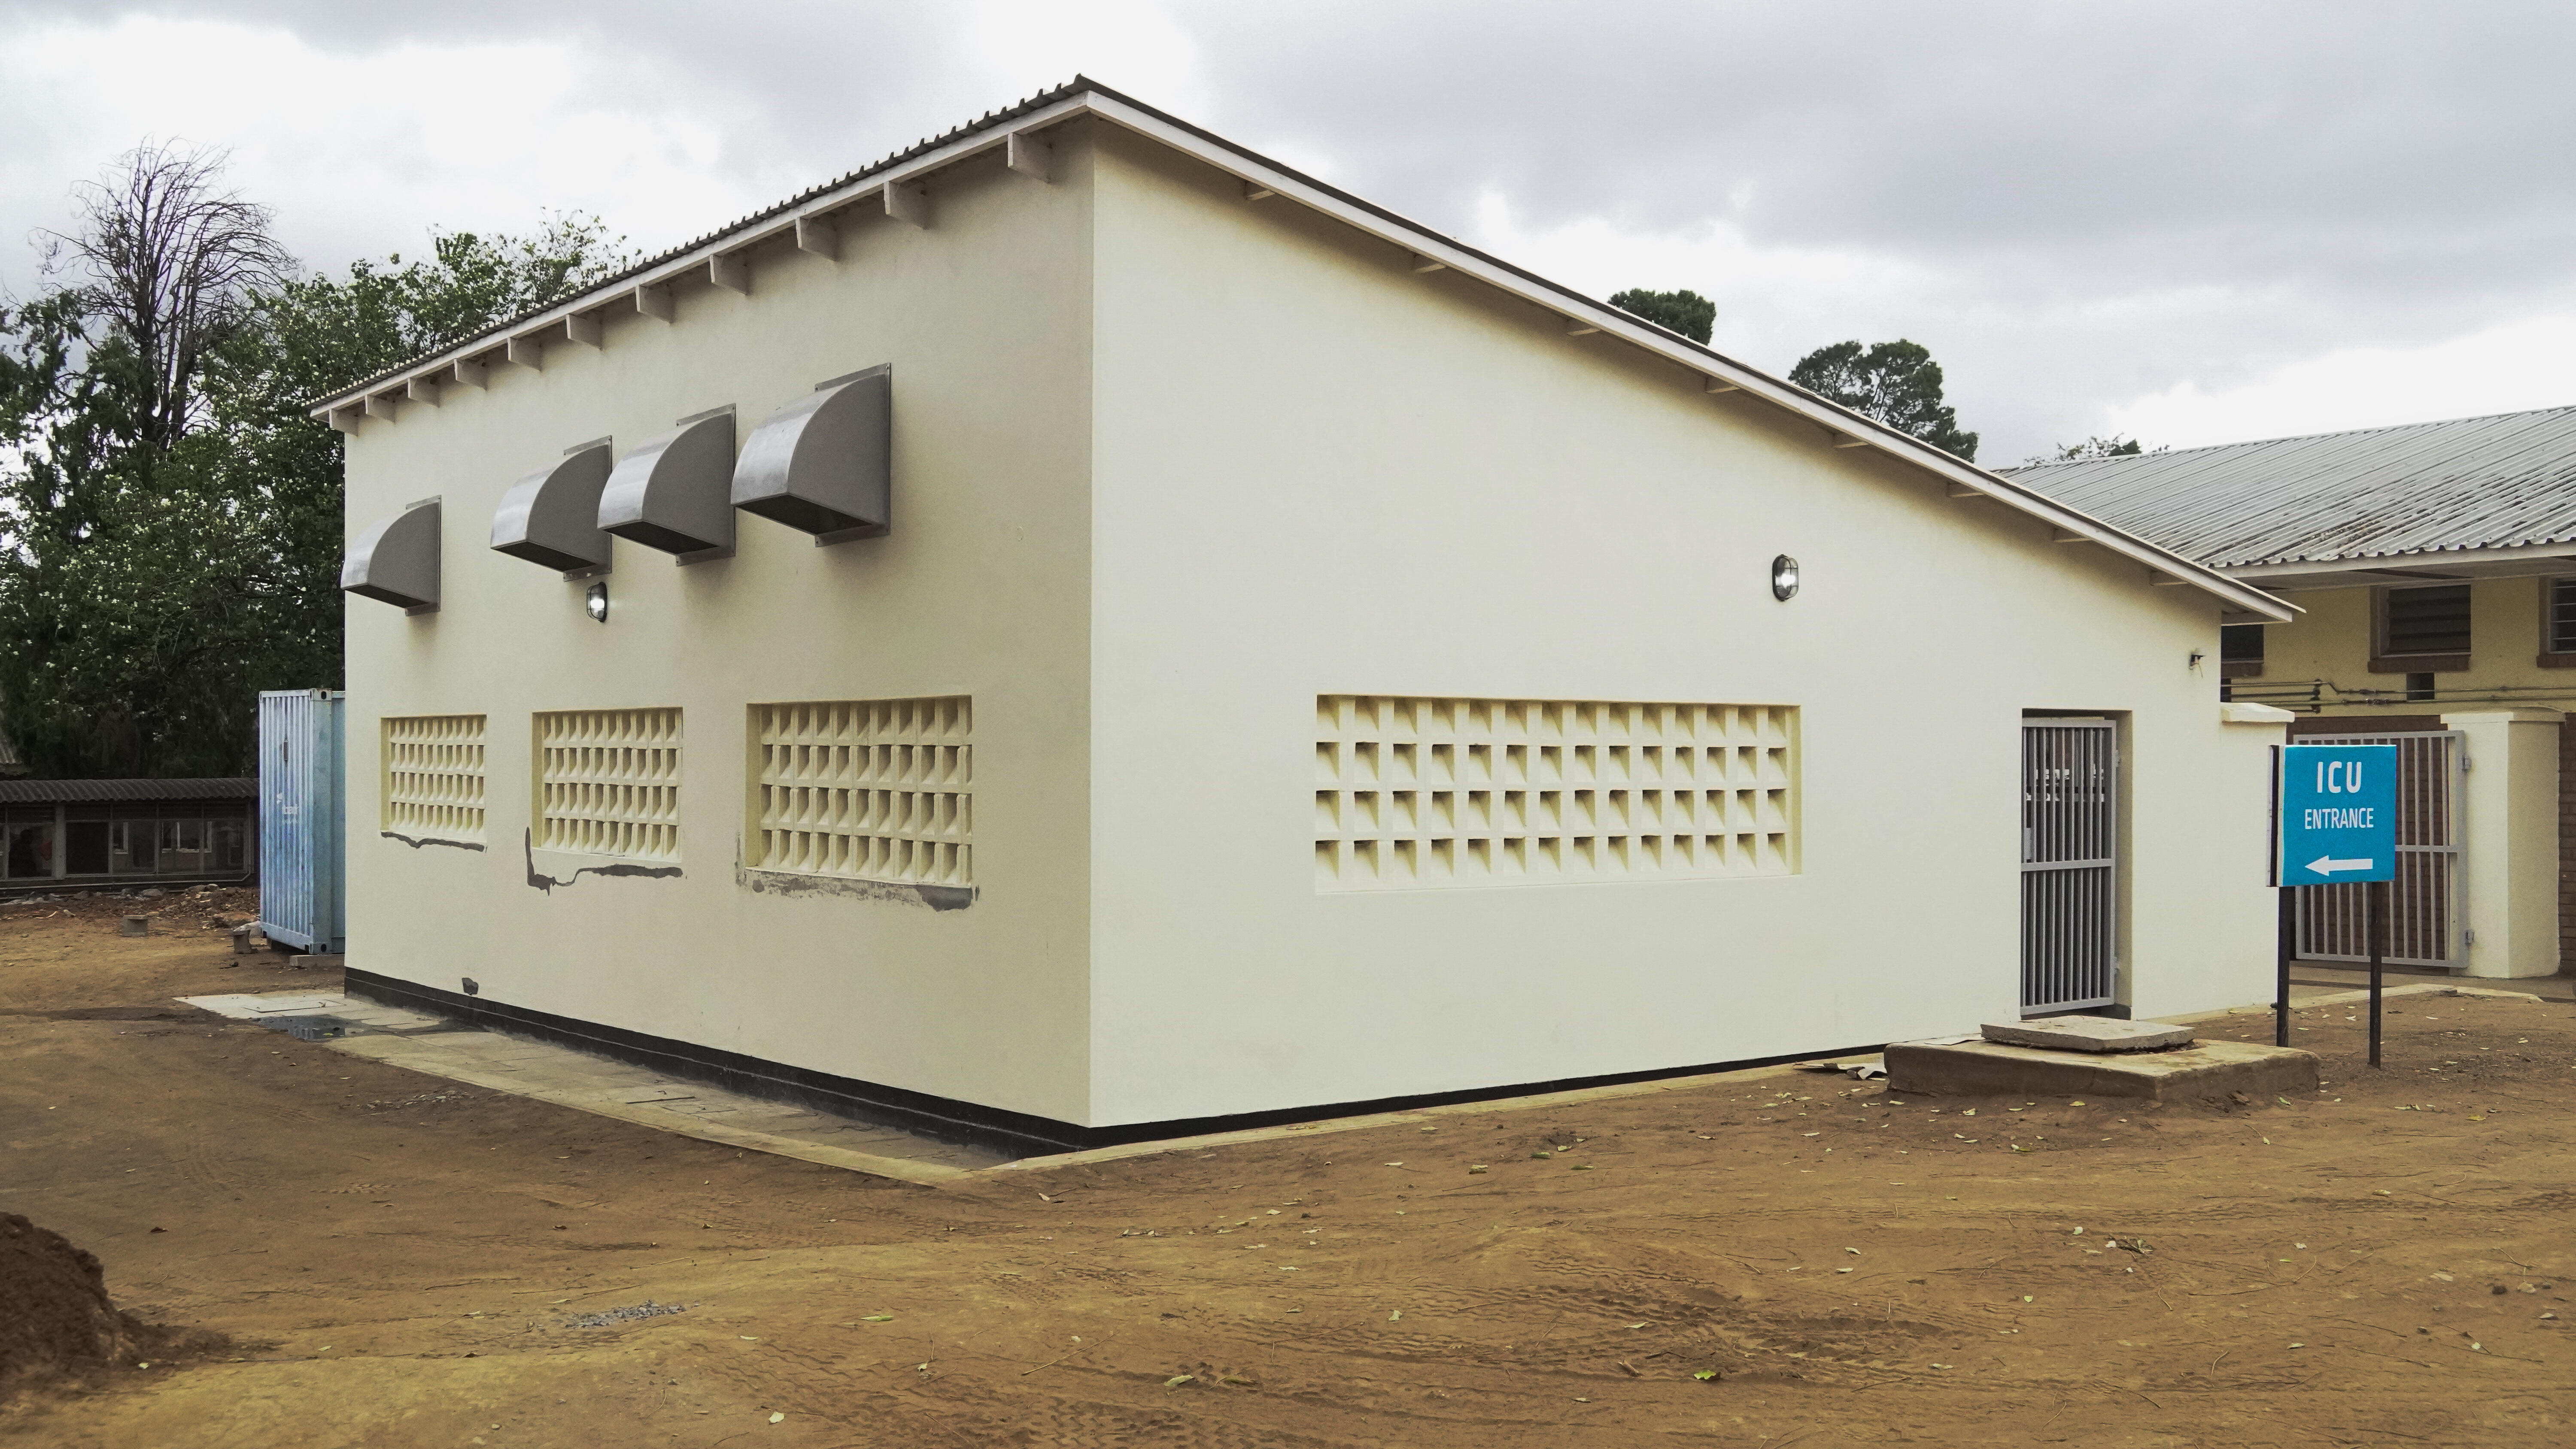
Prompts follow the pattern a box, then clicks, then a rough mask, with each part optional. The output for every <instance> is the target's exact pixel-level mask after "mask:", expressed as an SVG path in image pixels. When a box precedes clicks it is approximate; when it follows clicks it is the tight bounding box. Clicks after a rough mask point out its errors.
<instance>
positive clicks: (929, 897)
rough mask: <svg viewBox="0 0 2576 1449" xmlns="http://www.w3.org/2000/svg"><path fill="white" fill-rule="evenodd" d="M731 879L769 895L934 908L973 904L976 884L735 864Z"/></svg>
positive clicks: (959, 908) (941, 908)
mask: <svg viewBox="0 0 2576 1449" xmlns="http://www.w3.org/2000/svg"><path fill="white" fill-rule="evenodd" d="M733 882H734V884H735V885H738V886H741V887H742V888H743V889H745V890H748V891H753V892H756V893H758V894H761V895H772V896H831V897H835V898H838V899H840V900H848V901H887V902H891V903H892V904H895V905H899V906H927V907H929V908H930V909H932V910H934V911H962V910H964V909H966V908H967V907H968V906H971V905H973V904H975V893H976V889H977V888H976V887H974V886H942V885H896V884H894V883H892V882H890V881H881V880H844V879H841V878H840V877H838V876H820V875H787V874H783V873H781V872H778V871H768V870H752V869H750V868H749V867H746V866H735V867H734V872H733Z"/></svg>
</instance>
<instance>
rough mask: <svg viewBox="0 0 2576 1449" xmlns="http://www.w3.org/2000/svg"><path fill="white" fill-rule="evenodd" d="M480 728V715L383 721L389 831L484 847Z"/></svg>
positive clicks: (385, 813) (386, 824)
mask: <svg viewBox="0 0 2576 1449" xmlns="http://www.w3.org/2000/svg"><path fill="white" fill-rule="evenodd" d="M483 726H484V717H483V716H482V715H479V714H426V715H405V716H391V715H389V716H387V717H386V718H385V720H384V749H383V751H382V755H383V759H384V779H383V786H384V808H383V812H382V815H381V818H382V819H383V821H384V826H383V828H384V830H385V831H386V832H387V833H389V834H394V835H401V836H406V837H409V838H411V839H414V840H453V841H461V842H464V843H467V844H472V845H480V844H482V843H483V778H484V776H483Z"/></svg>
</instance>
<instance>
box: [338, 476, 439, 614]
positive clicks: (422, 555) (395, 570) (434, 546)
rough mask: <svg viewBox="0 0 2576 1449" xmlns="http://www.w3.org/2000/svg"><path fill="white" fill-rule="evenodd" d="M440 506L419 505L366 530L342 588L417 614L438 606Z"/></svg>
mask: <svg viewBox="0 0 2576 1449" xmlns="http://www.w3.org/2000/svg"><path fill="white" fill-rule="evenodd" d="M438 529H439V502H438V500H437V499H435V498H432V499H428V500H426V501H424V502H420V503H415V504H413V505H412V506H411V507H409V508H406V509H404V510H403V511H402V512H400V513H397V514H395V515H394V516H393V517H391V518H388V519H386V520H385V521H384V522H382V523H379V524H377V525H376V526H375V527H373V528H371V529H369V530H367V532H366V533H365V534H363V535H362V536H360V538H359V539H358V541H357V542H356V543H354V544H352V545H350V546H349V555H348V557H347V558H345V559H343V560H342V561H341V564H340V587H341V588H342V589H345V590H347V591H348V592H350V593H353V594H356V595H357V596H358V597H360V598H362V599H374V600H375V601H377V602H378V603H383V604H391V605H393V606H394V607H395V608H398V609H407V610H411V611H414V612H420V611H425V610H429V609H435V608H437V607H438Z"/></svg>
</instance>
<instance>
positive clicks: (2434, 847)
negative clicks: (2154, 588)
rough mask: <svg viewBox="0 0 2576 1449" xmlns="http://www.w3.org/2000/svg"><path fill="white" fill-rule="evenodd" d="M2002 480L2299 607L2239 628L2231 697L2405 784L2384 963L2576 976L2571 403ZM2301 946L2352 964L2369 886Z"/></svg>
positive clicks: (2306, 916) (2343, 894)
mask: <svg viewBox="0 0 2576 1449" xmlns="http://www.w3.org/2000/svg"><path fill="white" fill-rule="evenodd" d="M2012 477H2013V480H2014V481H2015V482H2017V483H2021V484H2025V485H2027V486H2029V487H2031V488H2033V489H2036V490H2038V491H2039V492H2042V493H2044V494H2046V495H2048V496H2049V497H2052V498H2055V499H2058V500H2059V501H2061V502H2064V503H2067V504H2071V505H2073V506H2075V507H2077V508H2081V509H2083V510H2085V511H2086V512H2088V513H2092V514H2094V515H2096V516H2098V517H2100V518H2103V519H2105V520H2107V521H2109V522H2112V523H2115V524H2117V525H2119V526H2120V527H2122V528H2125V529H2128V530H2130V531H2132V532H2134V533H2137V534H2140V535H2142V536H2144V537H2147V538H2152V539H2155V540H2157V541H2158V542H2160V543H2163V544H2165V545H2166V546H2168V547H2171V548H2173V549H2174V550H2176V551H2177V552H2181V553H2186V554H2189V555H2191V556H2192V557H2193V558H2195V559H2198V560H2200V561H2201V562H2202V563H2204V564H2207V565H2208V566H2210V567H2211V568H2213V569H2215V570H2217V571H2218V572H2220V573H2223V574H2225V575H2227V576H2228V577H2230V578H2234V579H2238V580H2241V581H2243V582H2245V583H2249V584H2254V585H2257V586H2259V587H2261V588H2263V589H2264V590H2266V591H2268V592H2272V593H2276V594H2279V595H2281V596H2282V597H2284V598H2286V599H2288V600H2290V601H2292V602H2295V603H2296V604H2297V605H2298V606H2299V609H2300V611H2301V612H2300V613H2299V614H2298V616H2297V617H2296V618H2295V619H2293V620H2281V619H2267V618H2262V617H2258V616H2256V615H2254V614H2250V613H2248V614H2242V615H2230V616H2229V620H2230V622H2229V623H2228V624H2227V625H2226V628H2225V631H2224V637H2223V641H2222V643H2221V646H2220V656H2221V662H2220V672H2221V674H2222V675H2223V676H2224V683H2223V685H2222V689H2223V690H2224V693H2225V696H2226V697H2228V698H2231V699H2234V700H2239V701H2260V702H2262V703H2265V704H2269V705H2274V706H2278V707H2280V708H2283V709H2288V710H2292V711H2294V712H2296V713H2297V714H2298V715H2299V716H2300V717H2299V719H2298V720H2297V721H2296V722H2295V723H2294V724H2293V725H2292V726H2291V732H2292V733H2293V734H2294V735H2298V736H2301V737H2351V738H2369V739H2374V740H2384V741H2387V742H2391V743H2395V744H2397V745H2398V746H2399V747H2400V750H2401V759H2402V761H2403V764H2404V769H2405V772H2406V774H2405V779H2404V784H2405V785H2406V787H2407V789H2406V791H2405V794H2404V797H2403V801H2402V807H2403V809H2404V812H2405V813H2404V816H2403V818H2402V820H2401V825H2400V829H2401V832H2402V833H2401V837H2400V838H2401V842H2402V843H2401V845H2400V847H2399V850H2400V868H2401V872H2402V874H2401V876H2400V878H2399V880H2398V882H2397V883H2396V886H2395V887H2394V890H2393V897H2394V899H2393V906H2392V909H2393V916H2394V919H2393V928H2392V931H2391V939H2390V941H2389V943H2388V944H2389V948H2390V958H2391V959H2393V960H2395V961H2397V962H2399V963H2400V964H2403V965H2408V966H2416V967H2427V968H2439V969H2445V970H2454V971H2461V972H2464V973H2466V974H2468V975H2472V976H2537V975H2546V974H2548V973H2551V972H2554V971H2557V970H2559V969H2561V962H2562V961H2565V960H2576V956H2569V955H2567V954H2566V952H2565V946H2566V944H2567V937H2568V934H2569V933H2571V932H2576V850H2571V849H2569V848H2568V847H2569V846H2570V845H2576V730H2571V729H2570V728H2569V727H2568V725H2567V722H2566V712H2567V711H2568V710H2569V709H2571V708H2576V408H2546V409H2541V410H2539V411H2534V412H2521V413H2505V414H2500V415H2497V416H2493V417H2479V418H2460V419H2455V420H2452V421H2447V422H2435V423H2414V424H2409V425H2406V426H2402V427H2387V428H2364V429H2356V430H2354V431H2351V432H2342V433H2326V434H2320V435H2317V436H2313V437H2297V438H2275V439H2269V440H2265V441H2261V442H2251V443H2231V444H2226V445H2222V446H2217V447H2207V448H2185V449H2176V450H2172V451H2168V452H2162V453H2151V454H2145V455H2138V456H2128V457H2112V458H2096V459H2083V460H2077V461H2072V462H2064V463H2051V464H2042V465H2038V466H2034V467H2029V468H2023V469H2017V470H2015V471H2014V472H2013V474H2012ZM2309 894H2310V895H2311V896H2312V897H2313V899H2312V901H2311V902H2310V904H2309V906H2308V908H2307V909H2306V911H2305V912H2304V913H2303V915H2302V918H2301V922H2300V942H2299V949H2300V951H2301V953H2302V954H2303V955H2305V956H2307V957H2310V958H2312V959H2319V960H2329V961H2339V962H2349V961H2355V960H2359V959H2362V957H2363V953H2364V951H2365V950H2366V942H2365V940H2364V938H2363V919H2362V912H2361V888H2360V887H2357V886H2343V887H2332V888H2327V889H2322V890H2318V891H2314V892H2310V893H2309Z"/></svg>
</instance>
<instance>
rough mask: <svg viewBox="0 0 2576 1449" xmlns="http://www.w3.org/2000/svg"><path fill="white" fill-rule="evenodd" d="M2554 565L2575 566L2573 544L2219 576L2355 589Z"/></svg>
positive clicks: (2329, 562)
mask: <svg viewBox="0 0 2576 1449" xmlns="http://www.w3.org/2000/svg"><path fill="white" fill-rule="evenodd" d="M2552 563H2559V564H2566V565H2569V566H2576V541H2571V542H2567V543H2538V544H2522V545H2516V546H2513V547H2508V548H2446V549H2428V550H2425V551H2422V552H2417V553H2399V554H2372V555H2368V556H2365V557H2361V558H2334V559H2305V560H2300V559H2292V560H2288V561H2282V562H2272V563H2259V564H2222V565H2220V566H2218V572H2220V573H2222V574H2225V575H2226V576H2227V577H2229V578H2231V579H2243V580H2245V581H2247V582H2249V583H2261V582H2263V581H2265V580H2269V579H2297V580H2299V581H2300V582H2301V583H2302V584H2304V585H2306V586H2308V587H2326V585H2319V584H2315V583H2313V582H2311V581H2312V580H2316V579H2320V578H2348V579H2349V580H2350V582H2351V583H2352V584H2353V585H2355V586H2359V585H2363V584H2382V583H2392V582H2403V581H2404V580H2406V579H2408V578H2415V579H2418V580H2420V581H2422V582H2425V583H2438V582H2444V580H2442V579H2441V578H2439V577H2438V575H2439V574H2441V573H2442V572H2443V571H2445V570H2448V569H2460V568H2468V569H2478V570H2481V572H2479V573H2477V574H2474V575H2470V576H2469V577H2475V578H2513V577H2518V576H2522V575H2527V574H2543V573H2552V572H2556V571H2557V570H2553V569H2552V568H2551V567H2550V565H2551V564H2552Z"/></svg>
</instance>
